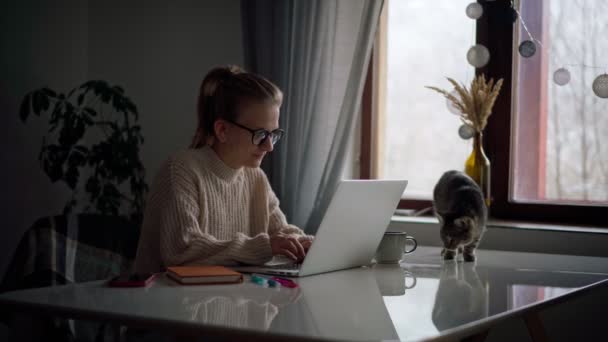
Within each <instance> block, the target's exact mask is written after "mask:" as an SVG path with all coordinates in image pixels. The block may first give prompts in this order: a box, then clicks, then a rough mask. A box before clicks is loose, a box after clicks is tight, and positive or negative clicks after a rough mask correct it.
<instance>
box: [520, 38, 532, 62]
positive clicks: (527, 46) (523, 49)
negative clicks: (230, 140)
mask: <svg viewBox="0 0 608 342" xmlns="http://www.w3.org/2000/svg"><path fill="white" fill-rule="evenodd" d="M535 53H536V44H534V42H533V41H531V40H524V41H523V42H522V43H521V44H519V54H520V55H522V56H523V57H526V58H528V57H532V56H534V54H535Z"/></svg>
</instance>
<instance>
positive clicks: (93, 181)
mask: <svg viewBox="0 0 608 342" xmlns="http://www.w3.org/2000/svg"><path fill="white" fill-rule="evenodd" d="M84 189H85V190H86V191H87V192H88V193H89V194H90V195H91V198H96V197H97V196H99V192H100V190H101V187H100V186H99V180H98V179H97V178H96V177H95V176H91V177H90V178H89V179H88V180H87V183H86V185H85V187H84Z"/></svg>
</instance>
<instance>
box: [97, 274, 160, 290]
mask: <svg viewBox="0 0 608 342" xmlns="http://www.w3.org/2000/svg"><path fill="white" fill-rule="evenodd" d="M155 277H156V273H124V274H120V275H117V276H116V277H114V278H112V279H110V281H109V282H108V286H111V287H145V286H148V285H149V284H150V283H152V281H154V278H155Z"/></svg>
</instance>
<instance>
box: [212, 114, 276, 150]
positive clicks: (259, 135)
mask: <svg viewBox="0 0 608 342" xmlns="http://www.w3.org/2000/svg"><path fill="white" fill-rule="evenodd" d="M223 120H225V121H228V122H230V123H231V124H233V125H235V126H237V127H240V128H242V129H245V130H248V131H249V132H250V133H251V142H252V143H253V144H254V145H256V146H259V145H261V144H263V143H264V142H265V141H266V139H267V138H268V137H270V142H271V143H272V146H274V144H276V143H277V141H279V140H281V138H282V137H283V135H284V134H285V131H284V130H282V129H280V128H277V129H275V130H273V131H272V132H269V131H267V130H265V129H263V128H260V129H251V128H249V127H246V126H243V125H241V124H239V123H236V122H234V121H232V120H226V119H223Z"/></svg>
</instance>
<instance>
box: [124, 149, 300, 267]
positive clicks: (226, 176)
mask: <svg viewBox="0 0 608 342" xmlns="http://www.w3.org/2000/svg"><path fill="white" fill-rule="evenodd" d="M278 232H283V233H285V234H304V233H303V231H302V230H301V229H299V228H297V227H295V226H293V225H289V224H288V223H287V221H286V219H285V215H284V214H283V213H282V212H281V209H280V208H279V201H278V199H277V197H276V196H275V194H274V192H273V191H272V189H271V188H270V184H269V183H268V180H267V178H266V175H265V174H264V172H263V171H262V170H261V169H260V168H255V169H254V168H241V169H238V170H235V169H232V168H230V167H229V166H228V165H226V164H224V162H223V161H222V160H221V159H220V158H219V157H218V156H217V154H216V153H215V151H213V149H211V148H210V147H208V146H206V147H203V148H200V149H189V150H185V151H181V152H179V153H177V154H175V155H174V156H172V157H171V158H169V159H168V160H167V161H166V162H165V163H164V164H163V165H162V166H161V168H160V171H159V172H158V174H157V176H156V178H155V180H154V182H153V184H152V187H151V190H150V194H149V196H148V199H147V203H146V209H145V213H144V220H143V225H142V229H141V235H140V238H139V245H138V247H137V255H136V258H135V271H136V272H159V271H162V270H164V268H165V267H167V266H172V265H185V264H216V265H234V264H237V263H246V264H262V263H264V262H267V261H269V260H270V259H271V258H272V251H271V247H270V239H269V236H271V235H273V234H276V233H278Z"/></svg>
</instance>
